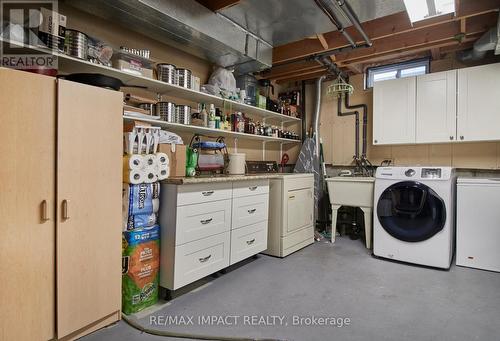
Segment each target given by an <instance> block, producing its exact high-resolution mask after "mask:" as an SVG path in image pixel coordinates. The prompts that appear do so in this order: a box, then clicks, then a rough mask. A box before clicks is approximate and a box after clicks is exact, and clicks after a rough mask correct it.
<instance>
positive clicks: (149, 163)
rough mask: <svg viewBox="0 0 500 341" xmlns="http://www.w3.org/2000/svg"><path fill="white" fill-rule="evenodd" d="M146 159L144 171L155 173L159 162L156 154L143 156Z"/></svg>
mask: <svg viewBox="0 0 500 341" xmlns="http://www.w3.org/2000/svg"><path fill="white" fill-rule="evenodd" d="M143 158H144V167H143V169H147V170H148V171H154V169H155V167H156V166H157V165H158V160H157V158H156V155H155V154H146V155H144V156H143Z"/></svg>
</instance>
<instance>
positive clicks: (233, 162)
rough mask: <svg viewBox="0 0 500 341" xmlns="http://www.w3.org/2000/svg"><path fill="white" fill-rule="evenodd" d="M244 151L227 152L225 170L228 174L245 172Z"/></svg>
mask: <svg viewBox="0 0 500 341" xmlns="http://www.w3.org/2000/svg"><path fill="white" fill-rule="evenodd" d="M245 158H246V154H245V153H231V154H229V165H228V167H227V172H228V173H229V174H235V175H236V174H245Z"/></svg>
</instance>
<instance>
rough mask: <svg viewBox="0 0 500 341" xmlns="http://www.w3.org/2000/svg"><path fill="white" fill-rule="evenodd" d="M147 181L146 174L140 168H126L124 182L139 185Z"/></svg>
mask: <svg viewBox="0 0 500 341" xmlns="http://www.w3.org/2000/svg"><path fill="white" fill-rule="evenodd" d="M145 181H146V174H145V173H144V171H143V170H140V169H137V170H135V169H124V170H123V182H125V183H127V184H133V185H138V184H140V183H143V182H145Z"/></svg>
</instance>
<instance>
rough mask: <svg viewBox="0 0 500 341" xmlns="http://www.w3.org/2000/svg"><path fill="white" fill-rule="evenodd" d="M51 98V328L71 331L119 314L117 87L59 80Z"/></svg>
mask: <svg viewBox="0 0 500 341" xmlns="http://www.w3.org/2000/svg"><path fill="white" fill-rule="evenodd" d="M57 98H58V101H57V112H58V115H57V127H58V129H57V224H56V231H57V234H56V237H57V238H56V239H57V244H56V245H57V247H56V250H57V263H56V264H57V266H56V268H57V276H56V278H57V335H58V337H59V338H62V337H66V336H71V337H72V338H73V337H79V336H82V333H87V332H88V326H89V325H90V324H92V323H94V322H97V321H98V320H99V323H98V324H97V326H94V327H93V329H98V327H102V325H106V324H109V322H113V321H116V320H118V319H119V318H120V309H121V207H122V201H121V196H122V181H121V178H122V155H123V144H122V134H123V120H122V110H123V109H122V107H123V105H122V102H123V94H122V93H121V92H118V91H112V90H105V89H101V88H98V87H95V86H89V85H83V84H79V83H75V82H69V81H64V80H59V81H58V86H57ZM82 328H83V330H82Z"/></svg>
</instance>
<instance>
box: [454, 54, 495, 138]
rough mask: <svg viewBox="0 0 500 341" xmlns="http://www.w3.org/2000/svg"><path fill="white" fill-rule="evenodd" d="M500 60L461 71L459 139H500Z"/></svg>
mask: <svg viewBox="0 0 500 341" xmlns="http://www.w3.org/2000/svg"><path fill="white" fill-rule="evenodd" d="M499 127H500V63H497V64H489V65H482V66H477V67H470V68H465V69H460V70H458V119H457V135H458V138H459V141H492V140H500V128H499Z"/></svg>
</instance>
